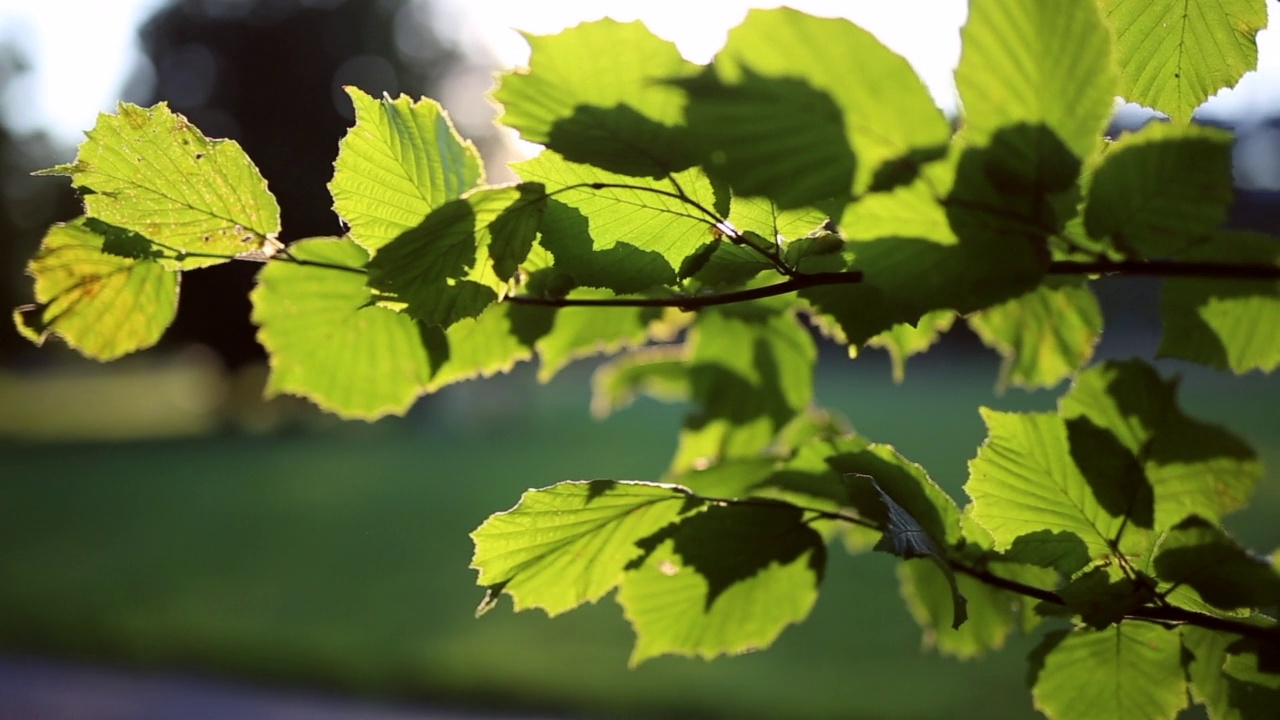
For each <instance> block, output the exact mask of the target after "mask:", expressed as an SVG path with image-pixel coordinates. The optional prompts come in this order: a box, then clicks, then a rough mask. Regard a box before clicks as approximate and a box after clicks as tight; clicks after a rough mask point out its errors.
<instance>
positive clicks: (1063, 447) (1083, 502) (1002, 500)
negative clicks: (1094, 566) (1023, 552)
mask: <svg viewBox="0 0 1280 720" xmlns="http://www.w3.org/2000/svg"><path fill="white" fill-rule="evenodd" d="M981 412H982V417H983V420H985V421H986V423H987V433H988V434H987V440H986V442H985V443H983V445H982V447H981V448H979V449H978V455H977V457H975V458H974V459H973V460H971V461H970V462H969V481H968V483H966V484H965V491H966V492H968V494H969V497H971V498H973V518H974V519H975V520H976V521H978V522H979V523H980V524H981V525H982V526H983V527H984V528H986V529H987V530H988V531H989V532H990V533H991V535H992V537H993V538H994V540H995V549H996V550H998V551H1004V550H1006V549H1008V548H1010V547H1011V546H1013V544H1014V541H1015V540H1018V539H1019V538H1023V543H1024V545H1027V546H1033V545H1036V544H1039V543H1040V541H1041V540H1043V541H1045V542H1049V543H1051V544H1054V545H1056V544H1057V543H1058V539H1057V538H1056V537H1052V536H1046V535H1043V534H1041V533H1043V532H1044V531H1045V530H1046V529H1048V530H1050V531H1055V532H1065V533H1068V534H1069V535H1074V536H1077V537H1079V539H1080V541H1081V542H1082V543H1083V544H1084V546H1085V548H1086V552H1087V557H1088V558H1101V557H1106V556H1109V555H1111V554H1112V552H1113V549H1112V542H1113V540H1117V539H1119V537H1120V532H1121V530H1122V529H1123V530H1124V531H1125V534H1126V535H1127V536H1129V537H1133V536H1134V535H1137V534H1139V532H1138V531H1137V530H1136V529H1135V528H1134V527H1133V526H1132V524H1129V523H1127V522H1126V520H1125V510H1126V509H1127V508H1126V507H1120V508H1118V509H1117V508H1115V507H1111V506H1110V503H1107V505H1104V504H1103V503H1102V502H1100V501H1099V499H1098V498H1097V496H1096V495H1095V491H1094V490H1093V488H1091V487H1090V484H1089V481H1088V480H1087V479H1086V477H1085V476H1084V475H1083V474H1082V473H1081V472H1080V469H1079V468H1078V467H1077V466H1076V463H1075V462H1073V460H1072V456H1071V446H1070V444H1069V441H1068V434H1067V425H1066V423H1065V422H1063V420H1062V419H1061V418H1059V417H1057V416H1056V415H1052V414H1049V413H1028V414H1018V413H1004V412H998V411H995V410H990V409H987V408H982V409H981ZM1054 553H1056V550H1054ZM1076 569H1078V568H1076Z"/></svg>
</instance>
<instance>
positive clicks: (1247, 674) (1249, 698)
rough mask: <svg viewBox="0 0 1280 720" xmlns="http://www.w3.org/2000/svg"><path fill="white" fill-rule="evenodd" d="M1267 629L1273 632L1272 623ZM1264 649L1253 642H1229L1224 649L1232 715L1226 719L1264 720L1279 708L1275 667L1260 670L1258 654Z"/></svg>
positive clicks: (1279, 687)
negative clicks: (1225, 650) (1225, 649)
mask: <svg viewBox="0 0 1280 720" xmlns="http://www.w3.org/2000/svg"><path fill="white" fill-rule="evenodd" d="M1268 627H1270V628H1271V629H1272V630H1273V631H1274V630H1275V623H1274V621H1272V622H1270V623H1268ZM1242 644H1243V645H1244V647H1241V645H1242ZM1267 649H1268V648H1267V647H1266V646H1263V647H1259V643H1257V642H1256V641H1245V642H1242V643H1233V644H1232V645H1231V646H1230V647H1228V648H1227V652H1228V653H1229V654H1228V655H1227V661H1226V664H1225V665H1224V666H1223V671H1224V672H1225V674H1226V676H1227V686H1228V688H1229V689H1228V693H1229V699H1230V703H1231V711H1232V713H1235V714H1234V715H1230V716H1228V717H1239V718H1242V719H1243V720H1267V718H1269V717H1271V716H1274V715H1275V709H1276V707H1277V706H1278V705H1280V673H1277V672H1276V668H1275V667H1271V668H1269V669H1264V664H1263V659H1262V656H1261V653H1263V652H1266V650H1267ZM1214 720H1217V719H1216V718H1215V719H1214Z"/></svg>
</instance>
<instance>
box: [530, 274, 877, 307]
mask: <svg viewBox="0 0 1280 720" xmlns="http://www.w3.org/2000/svg"><path fill="white" fill-rule="evenodd" d="M858 282H862V273H860V272H857V271H848V272H824V273H807V274H804V275H795V276H793V277H790V278H788V279H786V280H783V281H782V282H779V283H774V284H772V285H765V286H763V287H756V288H748V289H746V290H734V291H733V292H727V293H719V294H715V295H672V296H670V297H616V298H540V297H532V296H529V295H511V296H509V297H508V298H507V302H513V303H517V304H521V305H541V306H543V307H674V308H680V309H681V310H698V309H701V308H706V307H713V306H716V305H729V304H732V303H740V302H747V301H750V300H760V299H763V298H767V297H774V296H776V295H786V294H787V293H791V292H796V291H797V290H804V289H805V288H811V287H819V286H823V285H849V284H853V283H858Z"/></svg>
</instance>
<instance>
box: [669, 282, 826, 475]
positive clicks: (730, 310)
mask: <svg viewBox="0 0 1280 720" xmlns="http://www.w3.org/2000/svg"><path fill="white" fill-rule="evenodd" d="M688 342H689V344H690V350H689V352H690V355H689V361H690V363H691V365H690V378H691V382H692V389H693V398H692V399H693V403H694V409H693V410H692V412H691V414H690V415H689V416H688V417H686V419H685V428H684V430H683V432H681V435H680V441H679V445H678V447H677V449H676V455H675V459H674V460H673V461H672V469H673V470H682V469H686V468H688V467H696V466H706V465H708V464H711V463H714V462H719V461H721V460H724V459H730V458H742V457H752V456H755V455H756V454H758V453H759V452H760V451H761V450H763V449H764V448H765V447H766V446H768V444H769V443H770V442H771V441H772V440H773V437H774V435H775V434H776V433H777V432H778V430H779V429H780V428H781V427H782V426H783V425H785V424H786V423H787V422H788V421H790V420H791V419H792V418H793V417H795V415H796V414H797V413H799V412H800V411H801V410H802V409H803V408H804V407H805V406H806V405H808V404H809V402H810V400H811V399H812V397H813V363H814V362H815V360H816V358H817V348H816V347H815V346H814V342H813V338H812V337H811V336H810V335H809V332H808V330H806V329H805V327H804V326H803V325H802V324H801V323H800V321H799V320H798V319H797V318H796V317H795V315H794V314H793V313H791V312H779V311H777V310H776V309H775V308H773V307H769V306H761V305H759V304H754V303H753V304H746V305H740V306H726V307H723V308H714V309H711V310H708V311H703V312H700V313H699V314H698V318H697V320H696V321H695V322H694V324H693V325H692V327H691V328H690V331H689V340H688Z"/></svg>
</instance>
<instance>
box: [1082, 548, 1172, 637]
mask: <svg viewBox="0 0 1280 720" xmlns="http://www.w3.org/2000/svg"><path fill="white" fill-rule="evenodd" d="M1058 595H1059V596H1061V597H1062V599H1063V600H1064V601H1066V609H1067V610H1068V611H1069V612H1071V613H1074V614H1076V615H1079V616H1080V621H1081V622H1082V623H1084V624H1085V625H1088V626H1089V627H1091V628H1093V629H1095V630H1104V629H1106V628H1108V627H1110V626H1112V625H1114V624H1116V623H1118V622H1120V621H1122V620H1124V618H1125V616H1126V615H1128V614H1129V613H1131V612H1133V611H1134V610H1137V609H1138V608H1140V607H1142V606H1143V605H1147V604H1149V603H1152V602H1154V601H1155V600H1156V583H1155V582H1154V581H1152V580H1151V578H1149V577H1143V576H1138V577H1137V578H1136V579H1135V578H1132V577H1129V575H1128V574H1127V573H1126V572H1125V571H1123V570H1122V569H1121V568H1120V567H1119V566H1118V565H1115V564H1112V565H1108V566H1106V567H1100V568H1095V569H1093V570H1090V571H1089V572H1087V573H1085V574H1083V575H1081V576H1079V577H1077V578H1075V579H1073V580H1072V581H1071V582H1070V583H1068V584H1067V585H1066V586H1065V587H1063V588H1061V589H1060V590H1058Z"/></svg>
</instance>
